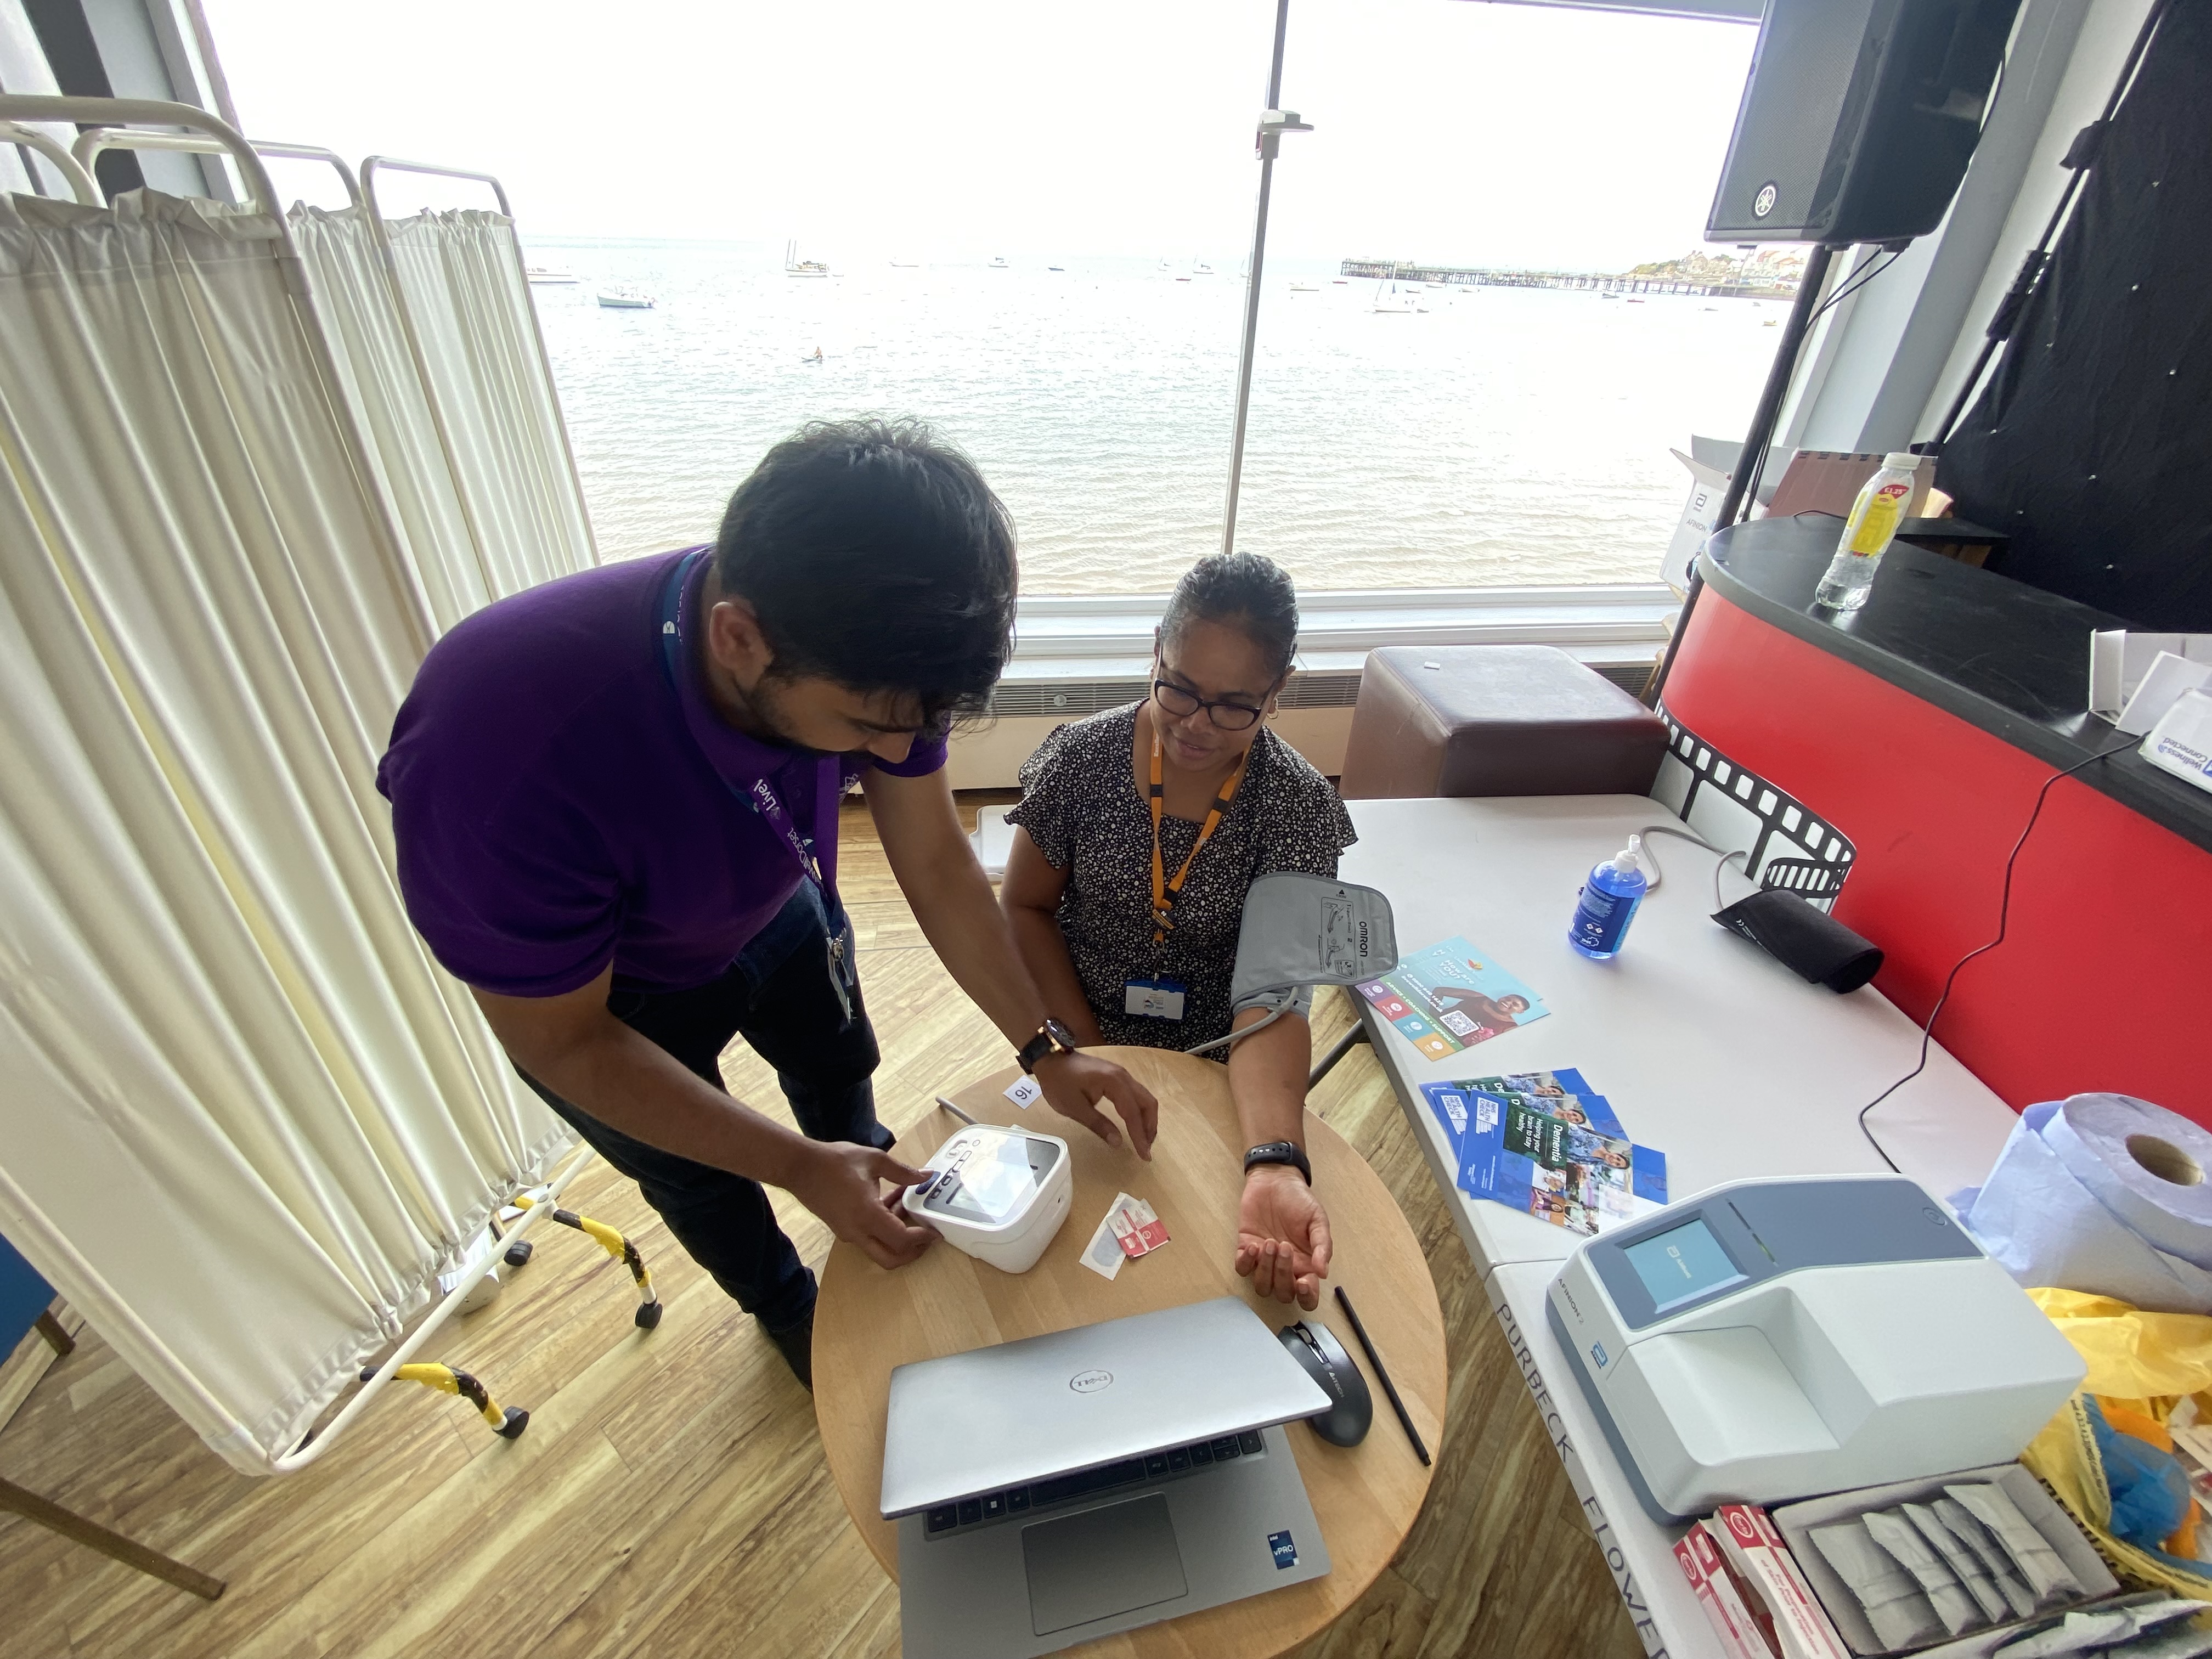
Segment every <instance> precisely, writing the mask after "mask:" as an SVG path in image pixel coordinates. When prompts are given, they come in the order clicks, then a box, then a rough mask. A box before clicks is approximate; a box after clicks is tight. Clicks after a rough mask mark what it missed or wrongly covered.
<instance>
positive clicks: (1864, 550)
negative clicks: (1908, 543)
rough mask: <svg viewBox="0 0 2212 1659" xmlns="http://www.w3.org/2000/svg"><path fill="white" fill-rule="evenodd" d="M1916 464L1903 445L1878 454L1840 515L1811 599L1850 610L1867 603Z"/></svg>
mask: <svg viewBox="0 0 2212 1659" xmlns="http://www.w3.org/2000/svg"><path fill="white" fill-rule="evenodd" d="M1919 465H1920V458H1919V457H1918V456H1917V455H1914V454H1910V453H1906V452H1905V451H1904V450H1899V451H1897V452H1896V453H1893V454H1889V455H1885V456H1883V457H1882V458H1881V471H1879V472H1877V473H1875V475H1874V477H1871V478H1869V479H1868V480H1867V481H1866V484H1865V486H1864V487H1863V489H1860V491H1859V498H1858V500H1857V501H1853V502H1852V503H1851V516H1850V518H1848V519H1846V520H1844V534H1843V538H1842V539H1841V540H1840V541H1838V543H1837V544H1836V556H1835V557H1834V558H1833V559H1832V560H1830V561H1829V562H1828V574H1826V575H1825V576H1823V577H1821V578H1820V586H1818V587H1816V588H1814V590H1813V603H1814V604H1815V605H1826V606H1827V607H1828V608H1829V609H1830V610H1832V611H1856V610H1857V609H1858V608H1859V607H1860V606H1861V605H1864V604H1865V603H1866V602H1867V589H1868V588H1869V587H1870V586H1873V584H1874V573H1875V567H1876V566H1878V565H1879V564H1881V556H1882V555H1883V554H1885V553H1887V552H1888V551H1889V544H1890V542H1891V540H1892V539H1893V538H1894V537H1895V536H1896V534H1897V526H1898V525H1899V523H1900V522H1902V520H1904V518H1905V500H1906V498H1907V497H1909V496H1910V495H1911V494H1912V480H1913V476H1914V473H1915V471H1916V469H1917V468H1918V466H1919Z"/></svg>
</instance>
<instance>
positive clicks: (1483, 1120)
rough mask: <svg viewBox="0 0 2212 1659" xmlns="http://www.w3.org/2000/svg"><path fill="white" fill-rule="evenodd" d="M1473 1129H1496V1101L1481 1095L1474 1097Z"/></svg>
mask: <svg viewBox="0 0 2212 1659" xmlns="http://www.w3.org/2000/svg"><path fill="white" fill-rule="evenodd" d="M1474 1127H1476V1128H1478V1129H1494V1128H1496V1127H1498V1103H1497V1102H1496V1101H1494V1100H1492V1099H1489V1098H1487V1097H1485V1096H1482V1095H1477V1096H1476V1097H1474Z"/></svg>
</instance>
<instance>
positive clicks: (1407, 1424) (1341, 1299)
mask: <svg viewBox="0 0 2212 1659" xmlns="http://www.w3.org/2000/svg"><path fill="white" fill-rule="evenodd" d="M1332 1288H1334V1290H1335V1291H1336V1303H1337V1306H1339V1307H1340V1308H1342V1309H1343V1310H1344V1316H1345V1317H1346V1319H1349V1320H1350V1321H1351V1322H1352V1334H1353V1335H1354V1336H1356V1337H1358V1339H1359V1346H1360V1351H1361V1352H1364V1354H1366V1356H1367V1363H1368V1364H1370V1365H1372V1366H1373V1367H1374V1368H1375V1380H1376V1382H1378V1383H1381V1384H1382V1385H1383V1393H1385V1394H1387V1395H1389V1396H1390V1409H1391V1410H1392V1411H1394V1412H1395V1413H1398V1423H1399V1426H1401V1428H1403V1429H1404V1430H1405V1431H1406V1438H1407V1439H1408V1440H1410V1441H1412V1442H1413V1454H1414V1455H1415V1456H1417V1457H1419V1459H1420V1460H1421V1467H1422V1468H1427V1467H1428V1466H1429V1449H1428V1448H1427V1447H1426V1446H1424V1445H1423V1444H1422V1443H1421V1431H1419V1429H1417V1428H1415V1427H1414V1426H1413V1419H1412V1418H1410V1417H1408V1416H1407V1414H1406V1402H1405V1401H1402V1400H1401V1399H1399V1398H1398V1385H1397V1384H1396V1383H1393V1382H1392V1381H1391V1380H1390V1373H1389V1372H1388V1371H1386V1370H1383V1356H1382V1355H1381V1354H1379V1353H1377V1352H1375V1345H1374V1344H1373V1343H1372V1342H1370V1341H1369V1340H1367V1327H1366V1326H1364V1325H1363V1324H1361V1323H1360V1322H1359V1310H1358V1309H1357V1308H1355V1307H1353V1306H1352V1298H1351V1297H1348V1296H1346V1294H1345V1293H1344V1286H1343V1285H1335V1286H1333V1287H1332Z"/></svg>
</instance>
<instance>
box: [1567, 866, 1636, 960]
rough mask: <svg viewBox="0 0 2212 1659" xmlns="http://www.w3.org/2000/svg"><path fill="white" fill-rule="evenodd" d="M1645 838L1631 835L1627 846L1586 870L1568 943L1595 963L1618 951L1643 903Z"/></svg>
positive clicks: (1568, 931) (1609, 958)
mask: <svg viewBox="0 0 2212 1659" xmlns="http://www.w3.org/2000/svg"><path fill="white" fill-rule="evenodd" d="M1643 864H1644V837H1643V836H1630V837H1629V838H1628V845H1627V846H1626V847H1624V848H1621V849H1620V851H1619V852H1618V853H1615V854H1613V856H1612V857H1611V858H1609V859H1607V860H1606V861H1605V862H1604V863H1603V864H1601V865H1599V866H1597V867H1596V868H1595V869H1594V870H1592V871H1591V872H1589V880H1588V881H1586V882H1584V883H1583V890H1582V894H1581V897H1580V902H1577V904H1576V906H1575V920H1574V925H1573V926H1572V927H1569V928H1568V929H1567V943H1568V944H1570V945H1573V946H1574V947H1575V949H1576V950H1577V951H1581V952H1582V953H1583V955H1584V956H1586V957H1590V958H1591V959H1592V960H1593V961H1596V962H1610V961H1611V960H1612V959H1613V957H1617V956H1619V955H1620V947H1621V945H1622V944H1623V943H1624V942H1626V939H1627V938H1628V924H1629V923H1630V922H1632V921H1635V920H1636V911H1637V908H1638V906H1639V905H1641V904H1642V903H1643V902H1644V889H1645V888H1646V887H1647V886H1649V885H1650V884H1649V883H1648V882H1646V881H1645V880H1644V869H1643Z"/></svg>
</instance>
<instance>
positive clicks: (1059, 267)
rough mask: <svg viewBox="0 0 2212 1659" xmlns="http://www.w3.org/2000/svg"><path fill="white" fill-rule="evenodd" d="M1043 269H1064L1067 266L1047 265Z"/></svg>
mask: <svg viewBox="0 0 2212 1659" xmlns="http://www.w3.org/2000/svg"><path fill="white" fill-rule="evenodd" d="M1045 269H1046V270H1066V269H1067V267H1066V265H1047V266H1046V267H1045Z"/></svg>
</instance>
